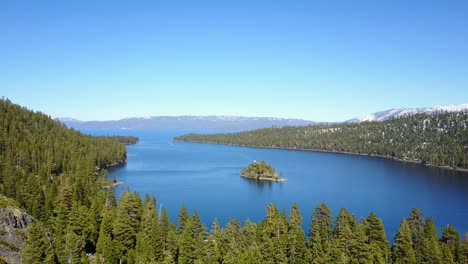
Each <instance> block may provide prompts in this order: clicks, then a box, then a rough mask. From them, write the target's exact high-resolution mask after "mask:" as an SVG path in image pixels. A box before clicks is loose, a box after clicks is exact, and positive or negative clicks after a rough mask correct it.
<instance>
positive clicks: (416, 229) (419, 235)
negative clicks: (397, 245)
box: [408, 207, 424, 263]
mask: <svg viewBox="0 0 468 264" xmlns="http://www.w3.org/2000/svg"><path fill="white" fill-rule="evenodd" d="M408 225H409V228H410V230H411V238H412V240H413V249H414V252H415V254H416V261H417V262H418V263H420V262H421V260H422V243H423V236H424V217H423V215H422V212H421V210H420V209H418V208H416V207H413V209H412V210H411V212H410V215H409V218H408Z"/></svg>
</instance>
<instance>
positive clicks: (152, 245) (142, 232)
mask: <svg viewBox="0 0 468 264" xmlns="http://www.w3.org/2000/svg"><path fill="white" fill-rule="evenodd" d="M158 237H159V226H158V225H157V215H156V199H155V198H154V197H153V198H151V197H150V196H149V195H148V194H146V197H145V203H144V211H143V216H142V220H141V224H140V228H139V232H138V234H137V239H136V259H135V263H149V262H155V261H156V259H157V257H156V254H158V257H159V255H161V254H162V253H161V252H160V250H161V248H156V243H157V239H158ZM156 251H158V252H156Z"/></svg>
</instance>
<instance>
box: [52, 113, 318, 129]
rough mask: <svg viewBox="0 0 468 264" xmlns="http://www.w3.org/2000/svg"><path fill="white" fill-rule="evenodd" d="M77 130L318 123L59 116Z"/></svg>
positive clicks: (234, 118)
mask: <svg viewBox="0 0 468 264" xmlns="http://www.w3.org/2000/svg"><path fill="white" fill-rule="evenodd" d="M59 121H61V122H62V123H64V124H65V125H67V126H68V127H73V128H75V129H207V130H252V129H258V128H265V127H272V126H275V127H284V126H307V125H314V124H316V122H314V121H309V120H303V119H290V118H276V117H243V116H143V117H130V118H124V119H120V120H112V121H80V120H76V119H72V118H59Z"/></svg>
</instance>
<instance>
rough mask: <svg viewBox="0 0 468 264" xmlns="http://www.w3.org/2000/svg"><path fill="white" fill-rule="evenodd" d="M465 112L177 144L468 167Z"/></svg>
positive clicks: (205, 137) (189, 138) (220, 136)
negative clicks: (314, 152) (333, 153)
mask: <svg viewBox="0 0 468 264" xmlns="http://www.w3.org/2000/svg"><path fill="white" fill-rule="evenodd" d="M467 127H468V113H466V112H461V113H456V112H454V113H438V114H434V115H427V114H417V115H412V116H405V117H401V118H396V119H391V120H388V121H384V122H364V123H345V124H334V125H316V126H306V127H284V128H265V129H259V130H253V131H245V132H240V133H233V134H229V133H227V134H210V135H202V134H188V135H184V136H180V137H176V138H175V140H178V141H191V142H207V143H218V144H233V145H240V146H255V147H269V148H288V149H305V150H319V151H336V152H350V153H356V154H364V155H376V156H384V157H390V158H396V159H400V160H409V161H416V162H421V163H424V164H430V165H433V166H448V167H451V168H462V169H468V129H467Z"/></svg>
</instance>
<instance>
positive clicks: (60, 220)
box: [0, 100, 126, 263]
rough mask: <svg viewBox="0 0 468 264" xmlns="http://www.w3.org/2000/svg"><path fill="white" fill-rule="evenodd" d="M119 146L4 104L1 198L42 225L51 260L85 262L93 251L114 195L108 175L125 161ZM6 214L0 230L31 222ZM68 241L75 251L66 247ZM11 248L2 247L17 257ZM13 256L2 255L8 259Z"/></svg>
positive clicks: (0, 135)
mask: <svg viewBox="0 0 468 264" xmlns="http://www.w3.org/2000/svg"><path fill="white" fill-rule="evenodd" d="M117 141H118V140H117V139H116V138H108V137H92V136H88V135H84V134H82V133H80V132H77V131H75V130H72V129H68V128H66V127H65V126H64V125H63V124H61V123H59V122H56V121H54V120H52V119H51V118H50V117H49V116H47V115H45V114H42V113H36V112H33V111H30V110H28V109H26V108H24V107H21V106H18V105H15V104H13V103H11V102H10V101H9V100H0V194H1V195H5V196H7V197H9V198H13V199H14V200H16V201H17V207H15V208H23V209H25V210H26V212H27V213H28V214H31V215H32V216H33V217H34V218H35V219H37V220H38V222H42V223H43V224H44V226H45V228H46V230H47V232H50V235H51V236H52V238H53V242H54V245H53V247H54V250H55V252H50V254H48V257H50V258H55V255H56V256H57V258H58V260H59V261H60V262H61V263H67V262H68V261H71V260H70V259H75V260H73V261H76V258H78V257H79V258H81V255H82V252H83V251H84V249H85V247H86V248H88V249H89V250H93V248H94V247H95V245H96V240H97V232H98V227H99V223H100V221H101V210H102V208H103V207H104V205H105V204H106V201H107V200H106V199H108V198H107V197H108V196H109V195H113V192H112V193H111V192H110V191H109V190H105V189H103V188H102V186H104V185H105V182H106V181H107V173H106V171H105V170H104V169H105V168H106V167H107V166H109V165H113V164H119V163H123V162H125V161H126V148H125V145H124V144H123V143H119V142H117ZM2 213H4V214H5V217H3V218H1V217H0V225H1V226H11V227H12V228H17V227H24V226H27V224H26V223H29V222H30V221H29V220H24V219H27V218H25V217H24V214H23V213H19V212H18V211H17V210H16V209H15V210H13V211H11V210H10V209H7V210H6V211H5V210H3V211H2ZM22 219H23V220H22ZM78 225H79V226H80V228H79V229H78V227H77V226H78ZM36 229H38V230H42V227H41V228H36ZM10 230H16V229H11V228H10ZM76 230H79V231H76ZM5 232H6V233H5V234H10V233H11V232H9V231H5ZM15 232H16V231H15ZM41 232H42V231H41ZM20 233H22V232H19V234H20ZM41 236H42V237H43V238H44V236H43V235H41ZM70 238H73V239H74V241H75V242H74V244H72V245H70V244H67V243H69V242H70ZM45 239H47V238H45ZM67 239H68V240H67ZM19 242H21V241H18V243H19ZM8 243H9V244H6V243H5V244H4V245H6V246H7V247H10V246H11V247H10V248H11V249H12V250H14V251H17V252H19V249H20V247H19V246H13V245H15V244H14V243H13V242H11V243H10V242H8ZM18 245H19V244H18ZM49 246H50V247H52V246H51V245H49ZM33 249H34V248H32V251H31V252H37V250H36V251H34V250H33ZM65 249H66V250H65ZM31 252H29V253H31ZM72 253H73V254H75V255H73V257H72ZM3 254H5V255H3ZM51 254H53V255H51ZM10 255H11V254H10V253H8V252H6V251H3V253H2V256H3V257H5V258H7V257H8V256H10ZM30 257H31V258H35V256H34V255H31V254H30ZM73 261H72V262H73Z"/></svg>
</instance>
